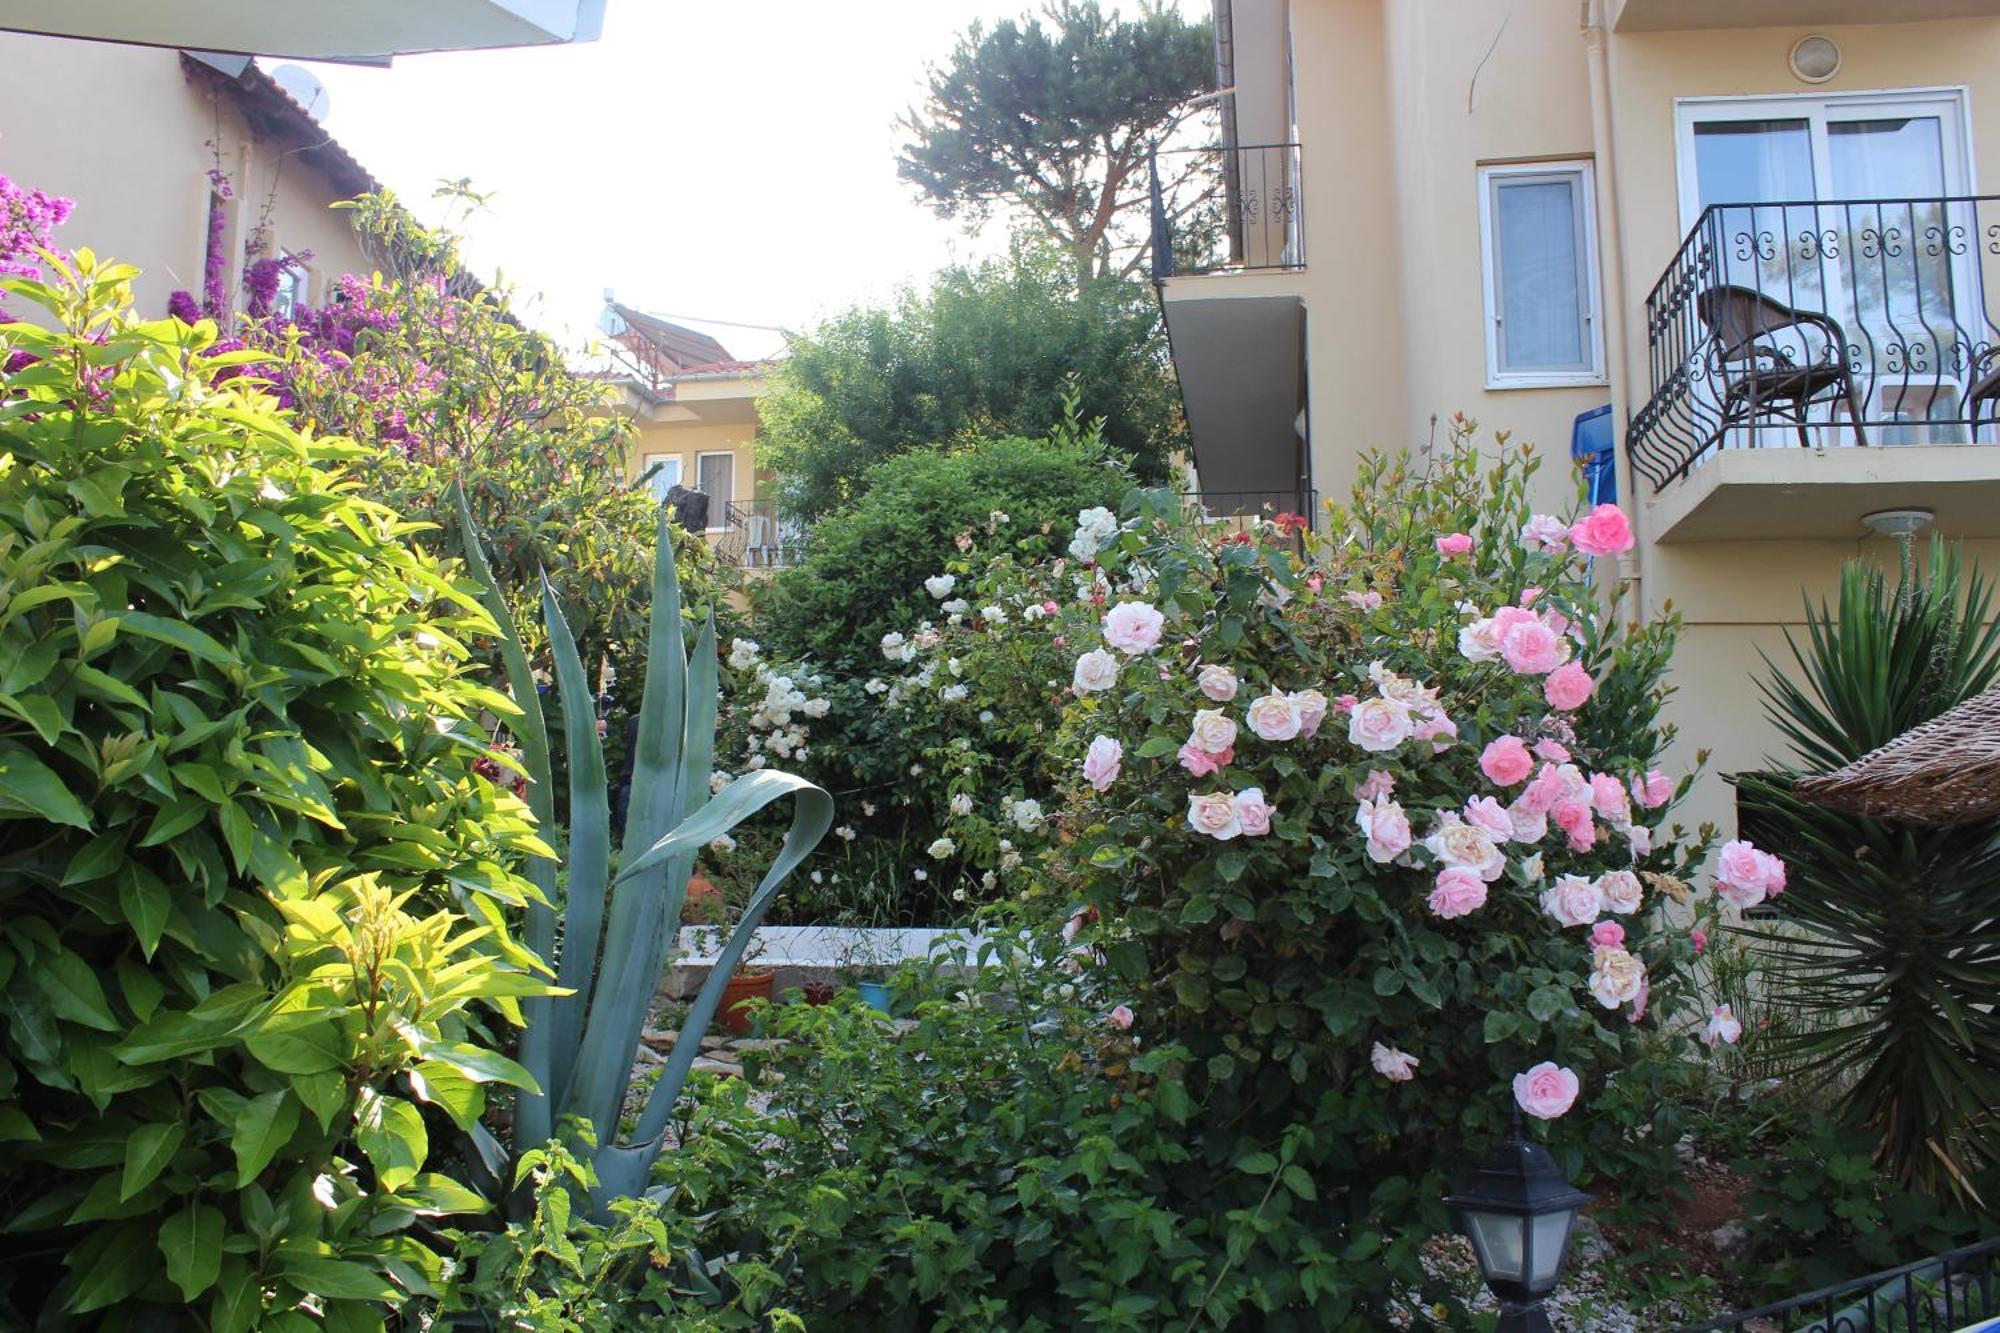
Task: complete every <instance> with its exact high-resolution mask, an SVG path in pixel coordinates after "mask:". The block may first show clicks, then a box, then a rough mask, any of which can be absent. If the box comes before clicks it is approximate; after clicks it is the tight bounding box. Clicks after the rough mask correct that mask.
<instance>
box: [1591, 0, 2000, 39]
mask: <svg viewBox="0 0 2000 1333" xmlns="http://www.w3.org/2000/svg"><path fill="white" fill-rule="evenodd" d="M1995 9H1996V6H1995V4H1994V2H1993V0H1758V3H1756V4H1746V3H1745V0H1617V4H1616V5H1615V9H1614V14H1615V16H1614V17H1613V19H1612V21H1611V26H1612V28H1613V29H1614V30H1615V31H1617V32H1675V31H1686V30H1689V29H1694V28H1801V27H1826V26H1833V25H1836V24H1845V23H1916V22H1919V21H1922V20H1927V19H1955V18H1987V17H1991V16H1992V15H1993V13H1994V12H1995Z"/></svg>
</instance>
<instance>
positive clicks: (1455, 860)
mask: <svg viewBox="0 0 2000 1333" xmlns="http://www.w3.org/2000/svg"><path fill="white" fill-rule="evenodd" d="M1424 847H1425V848H1426V849H1427V850H1428V851H1429V852H1430V854H1431V855H1432V856H1435V857H1436V858H1437V859H1438V860H1439V862H1441V863H1442V864H1444V865H1448V866H1464V867H1465V868H1466V869H1468V870H1472V871H1476V872H1477V873H1478V875H1479V877H1480V878H1481V879H1483V880H1485V881H1486V882H1487V883H1489V884H1490V883H1492V882H1493V881H1494V880H1496V879H1498V878H1500V876H1501V875H1503V874H1505V873H1506V870H1507V856H1506V853H1504V852H1502V851H1501V850H1500V845H1499V844H1498V843H1496V842H1494V841H1493V835H1491V834H1490V833H1488V832H1487V831H1486V830H1485V829H1483V828H1480V827H1479V826H1478V825H1477V824H1467V823H1465V822H1463V821H1462V820H1460V819H1459V817H1458V816H1457V815H1455V814H1446V815H1445V816H1444V822H1443V823H1441V824H1439V825H1438V826H1437V828H1436V829H1435V830H1434V831H1432V833H1431V835H1430V836H1429V837H1428V838H1425V839H1424Z"/></svg>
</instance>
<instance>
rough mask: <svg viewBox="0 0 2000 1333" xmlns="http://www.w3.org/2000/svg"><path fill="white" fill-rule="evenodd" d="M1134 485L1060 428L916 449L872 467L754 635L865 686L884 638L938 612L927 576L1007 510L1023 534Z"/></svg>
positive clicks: (1092, 436)
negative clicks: (1035, 435) (1042, 434)
mask: <svg viewBox="0 0 2000 1333" xmlns="http://www.w3.org/2000/svg"><path fill="white" fill-rule="evenodd" d="M1130 485H1131V482H1130V480H1129V477H1128V475H1127V474H1126V472H1125V470H1124V469H1123V468H1121V467H1119V466H1118V465H1117V464H1116V463H1113V462H1111V461H1109V460H1108V459H1107V458H1106V456H1105V453H1104V450H1103V447H1102V442H1101V440H1100V438H1099V437H1098V435H1097V434H1096V433H1095V432H1094V431H1090V432H1079V431H1076V430H1074V429H1071V428H1069V427H1061V426H1059V427H1058V428H1057V430H1056V431H1055V433H1054V434H1052V435H1051V436H1050V437H1048V438H1047V439H1033V440H1030V439H1017V438H1007V439H991V440H977V441H973V442H971V443H968V444H965V445H962V446H959V447H956V448H934V449H922V450H916V451H913V452H910V453H906V454H902V455H899V456H898V457H895V458H892V459H890V460H888V461H887V462H884V463H880V464H878V465H876V466H875V467H874V468H871V469H870V470H869V472H868V474H867V477H866V486H865V488H864V489H863V491H862V493H861V496H860V498H859V499H858V500H857V501H856V502H855V503H854V504H853V505H852V506H850V507H849V508H847V509H845V510H843V511H841V512H839V513H836V514H834V515H832V516H830V517H828V518H827V519H825V520H823V521H822V522H821V523H820V524H819V525H818V526H817V527H815V528H814V529H813V542H812V549H811V551H810V553H809V554H808V555H807V557H806V559H805V560H804V561H802V562H801V563H800V564H798V565H797V566H795V567H794V568H792V569H788V570H785V571H782V572H781V573H779V574H778V575H777V576H776V577H774V578H773V579H771V580H770V582H769V583H767V584H766V585H765V586H764V587H763V588H761V589H759V590H758V593H757V598H756V601H755V603H754V604H753V614H754V620H753V628H754V630H755V632H756V633H757V635H758V637H759V638H760V639H761V640H762V641H763V642H765V643H766V644H768V645H770V647H771V648H772V649H773V650H774V651H776V652H778V653H780V654H782V655H786V656H792V657H803V658H807V659H809V660H810V661H811V662H812V663H813V665H814V666H816V667H818V668H820V669H822V670H825V671H828V672H830V673H832V674H834V675H835V676H838V677H848V678H854V679H856V680H862V679H865V678H866V677H868V676H870V675H872V674H874V673H875V672H876V671H877V670H878V669H879V668H880V665H881V663H882V647H881V642H882V638H883V636H884V635H887V634H891V633H899V634H900V633H908V632H911V631H912V630H914V628H915V627H916V625H917V622H918V621H920V620H924V619H928V618H930V617H931V616H932V615H934V614H935V613H936V606H937V602H936V599H935V598H932V597H931V596H930V595H929V594H928V593H926V592H925V591H924V586H923V580H924V578H925V577H926V576H927V575H930V574H933V573H936V572H939V571H942V570H943V569H944V568H945V566H946V564H947V563H948V562H949V561H951V560H953V559H954V558H956V557H957V556H958V555H960V554H961V547H960V543H961V542H966V543H970V542H971V541H972V540H973V534H975V533H976V532H979V531H980V530H982V529H984V528H986V527H987V526H988V524H989V523H990V522H991V521H992V516H993V515H994V514H995V513H996V512H998V513H1002V514H1005V515H1006V516H1007V518H1008V525H1007V526H1008V529H1009V531H1010V532H1013V533H1020V534H1022V535H1024V536H1026V535H1031V534H1034V533H1036V532H1038V531H1040V530H1041V529H1042V528H1043V527H1044V526H1045V525H1047V526H1048V527H1049V528H1050V529H1051V530H1053V528H1054V527H1055V526H1057V525H1060V526H1062V527H1065V528H1067V527H1068V526H1070V525H1071V524H1073V523H1074V522H1075V518H1076V512H1077V511H1078V510H1079V509H1088V508H1090V507H1092V506H1095V505H1115V504H1117V503H1118V500H1119V498H1120V497H1121V496H1122V495H1123V494H1124V492H1125V491H1126V490H1127V489H1129V488H1130Z"/></svg>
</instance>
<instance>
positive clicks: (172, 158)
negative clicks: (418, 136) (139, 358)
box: [0, 32, 381, 316]
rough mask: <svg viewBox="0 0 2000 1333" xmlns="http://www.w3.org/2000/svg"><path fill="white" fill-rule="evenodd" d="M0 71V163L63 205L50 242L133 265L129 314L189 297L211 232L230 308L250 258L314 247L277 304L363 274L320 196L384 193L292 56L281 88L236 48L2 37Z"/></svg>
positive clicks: (345, 227)
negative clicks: (329, 126) (331, 125)
mask: <svg viewBox="0 0 2000 1333" xmlns="http://www.w3.org/2000/svg"><path fill="white" fill-rule="evenodd" d="M0 67H4V68H5V69H6V71H7V75H6V77H5V78H3V79H0V172H4V173H5V174H7V175H8V176H11V177H12V178H13V179H14V180H15V181H17V182H19V183H20V184H22V185H27V186H32V187H34V188H36V189H40V190H46V191H47V192H49V193H50V194H57V195H65V196H67V197H69V198H71V199H74V200H75V201H76V209H75V211H74V212H73V213H72V214H71V215H70V220H69V222H68V223H67V224H65V226H64V228H63V231H62V233H61V236H60V239H61V240H62V242H63V243H64V244H65V245H69V246H84V245H87V246H89V247H90V248H91V249H93V250H95V251H97V253H98V254H100V255H103V256H106V257H112V258H117V259H121V260H124V261H125V262H127V263H130V264H135V265H137V266H138V267H139V269H140V276H139V278H138V281H137V282H136V284H135V285H134V295H135V297H136V300H137V304H138V308H139V309H140V310H141V311H142V312H144V313H146V314H148V315H152V316H159V315H163V314H165V313H166V308H167V297H168V294H169V293H171V292H173V291H175V290H176V289H180V290H186V291H190V292H194V293H196V294H199V293H200V292H201V290H202V283H203V275H204V270H205V268H206V264H207V259H208V253H209V247H210V245H211V236H212V235H213V238H214V239H213V243H214V244H215V245H216V246H217V248H218V252H219V255H220V260H221V265H222V286H223V291H224V294H225V296H227V297H229V298H230V299H231V300H232V301H234V302H236V306H237V308H239V309H240V308H241V305H240V299H239V298H240V292H241V284H242V278H243V272H244V269H245V267H246V266H247V265H248V264H249V263H251V262H254V261H255V260H256V259H258V258H262V257H275V256H278V255H281V254H292V255H304V254H306V253H308V252H310V253H311V255H312V259H311V260H310V261H309V262H307V263H306V264H304V266H303V267H302V268H301V269H300V270H298V271H296V272H294V273H293V274H290V275H288V277H287V278H286V281H285V285H284V286H283V287H282V288H281V290H280V292H279V297H278V302H279V304H280V306H281V307H283V308H289V306H290V305H291V304H299V305H317V304H321V303H322V302H323V301H324V300H325V298H326V294H327V292H328V290H329V287H330V285H331V284H332V283H334V282H335V281H337V280H338V279H339V277H340V276H341V275H342V274H344V273H363V274H365V273H368V272H370V271H372V270H373V269H374V268H375V265H374V264H373V263H372V262H370V260H369V259H368V257H367V256H366V255H365V254H364V253H363V252H362V248H361V245H360V242H359V239H358V238H357V237H356V235H355V232H354V228H353V227H352V225H351V224H350V223H349V221H348V219H347V216H346V214H344V213H341V212H339V211H337V210H335V209H333V208H332V205H333V204H334V203H335V202H337V201H339V200H343V199H351V198H353V197H354V196H355V195H357V194H362V193H364V192H367V191H371V190H376V189H379V188H381V187H380V186H379V185H378V184H377V182H376V180H375V178H374V177H373V176H371V175H370V174H369V173H368V171H367V170H366V169H365V168H363V167H362V166H361V164H360V163H358V162H356V161H355V160H354V158H353V157H352V156H351V155H350V154H349V153H348V152H347V151H346V150H345V149H343V148H342V147H341V146H340V145H339V144H338V143H336V142H335V141H334V140H333V138H332V137H331V136H329V135H328V134H327V133H326V131H325V130H324V129H323V128H322V127H321V126H320V124H319V122H318V120H316V119H315V118H314V114H313V109H310V108H309V107H308V105H307V104H306V102H303V101H301V100H300V99H301V97H303V98H305V99H307V101H310V100H311V99H312V98H313V88H312V84H311V82H310V76H307V75H305V74H304V71H303V70H299V69H298V67H297V66H292V67H291V70H290V71H284V70H281V73H283V74H284V75H285V81H284V82H281V81H280V79H279V78H275V77H273V75H272V74H271V73H270V72H268V71H267V70H265V69H263V68H261V67H259V65H258V64H257V63H256V62H254V61H252V60H251V59H249V58H248V57H247V56H232V55H218V54H215V53H212V52H202V53H194V52H182V51H176V50H172V49H168V48H161V47H154V46H127V45H120V44H118V43H115V42H105V41H86V40H82V39H79V38H73V37H44V36H34V35H29V34H24V33H12V32H0ZM291 71H296V76H294V74H293V73H292V72H291ZM288 85H289V86H288ZM109 90H115V96H114V95H110V92H109ZM317 109H318V110H319V111H321V112H322V113H323V112H324V109H325V108H324V106H323V105H322V106H320V107H318V108H317ZM211 171H219V172H220V173H221V174H222V175H223V176H224V177H226V178H227V181H228V184H229V190H228V194H227V197H226V198H225V197H222V195H221V194H220V193H219V192H218V191H217V190H216V189H215V188H214V186H213V185H212V183H211V180H210V174H209V173H210V172H211ZM212 221H213V222H215V223H219V226H215V227H212V226H211V223H212ZM251 251H254V253H251Z"/></svg>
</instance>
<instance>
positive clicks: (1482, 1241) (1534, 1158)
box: [1445, 1113, 1590, 1333]
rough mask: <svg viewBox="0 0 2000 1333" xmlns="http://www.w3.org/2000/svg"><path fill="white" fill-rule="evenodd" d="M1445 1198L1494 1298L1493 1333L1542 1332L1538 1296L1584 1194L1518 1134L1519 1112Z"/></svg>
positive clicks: (1548, 1286)
mask: <svg viewBox="0 0 2000 1333" xmlns="http://www.w3.org/2000/svg"><path fill="white" fill-rule="evenodd" d="M1445 1202H1446V1203H1448V1204H1450V1205H1451V1206H1452V1207H1453V1208H1455V1209H1457V1210H1458V1219H1459V1228H1460V1230H1462V1231H1464V1233H1465V1234H1466V1236H1467V1237H1468V1238H1470V1239H1471V1241H1472V1248H1473V1249H1474V1250H1475V1251H1476V1252H1477V1253H1478V1255H1479V1269H1480V1272H1481V1273H1483V1274H1484V1275H1485V1277H1486V1285H1487V1286H1488V1287H1490V1288H1491V1289H1492V1291H1493V1294H1494V1295H1495V1296H1498V1297H1499V1298H1500V1324H1499V1333H1548V1329H1549V1316H1548V1312H1547V1311H1545V1310H1543V1309H1542V1300H1543V1298H1544V1297H1546V1296H1547V1295H1548V1294H1549V1293H1550V1292H1552V1291H1554V1290H1555V1289H1556V1279H1557V1278H1559V1277H1561V1276H1562V1266H1563V1257H1564V1255H1565V1254H1566V1253H1567V1252H1568V1250H1569V1234H1570V1228H1571V1227H1572V1226H1573V1225H1574V1224H1575V1222H1576V1215H1577V1212H1578V1211H1579V1210H1580V1209H1581V1208H1582V1207H1583V1205H1585V1204H1587V1203H1589V1202H1590V1196H1589V1195H1588V1194H1585V1193H1584V1192H1583V1191H1582V1190H1579V1189H1577V1188H1576V1187H1575V1186H1574V1185H1572V1184H1570V1183H1569V1181H1567V1180H1565V1179H1564V1178H1563V1173H1562V1172H1561V1171H1560V1170H1559V1169H1557V1167H1556V1163H1555V1159H1554V1158H1553V1157H1550V1156H1549V1153H1548V1149H1546V1148H1544V1147H1542V1146H1541V1145H1540V1144H1539V1143H1531V1142H1529V1141H1528V1140H1527V1139H1524V1138H1523V1137H1521V1122H1520V1117H1519V1114H1518V1113H1517V1114H1516V1116H1515V1120H1514V1128H1513V1133H1512V1134H1511V1135H1510V1136H1509V1137H1508V1139H1507V1141H1506V1142H1505V1143H1503V1144H1501V1145H1499V1146H1498V1147H1496V1148H1494V1149H1493V1151H1491V1152H1489V1153H1487V1154H1486V1156H1485V1157H1483V1158H1481V1159H1480V1162H1479V1165H1478V1166H1476V1167H1474V1168H1473V1170H1472V1174H1471V1176H1470V1177H1469V1178H1468V1179H1467V1181H1466V1184H1465V1187H1464V1188H1463V1189H1461V1190H1459V1191H1458V1192H1457V1193H1456V1194H1453V1195H1451V1196H1450V1197H1448V1198H1447V1199H1446V1200H1445Z"/></svg>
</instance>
